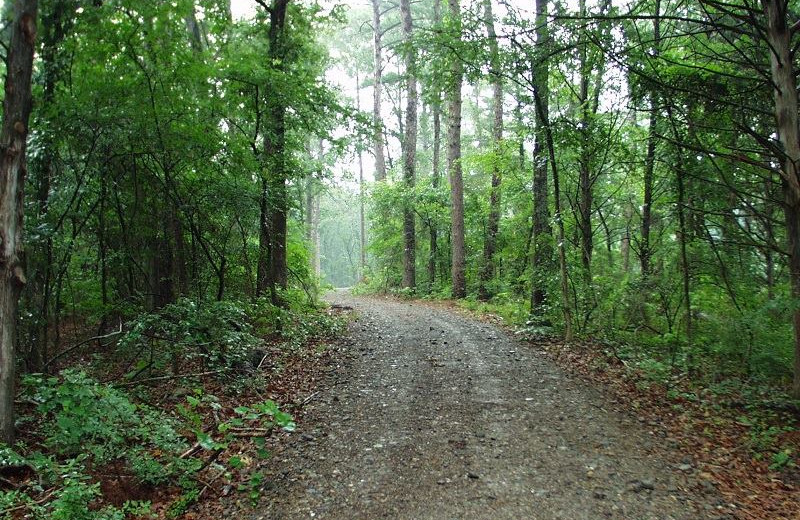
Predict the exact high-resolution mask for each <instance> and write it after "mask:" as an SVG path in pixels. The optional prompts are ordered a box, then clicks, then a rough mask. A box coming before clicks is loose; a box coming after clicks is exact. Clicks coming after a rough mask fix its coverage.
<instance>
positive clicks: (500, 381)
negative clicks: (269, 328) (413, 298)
mask: <svg viewBox="0 0 800 520" xmlns="http://www.w3.org/2000/svg"><path fill="white" fill-rule="evenodd" d="M328 299H329V300H330V301H331V302H333V303H336V304H339V305H346V306H351V307H353V308H354V309H355V311H356V312H357V313H358V316H359V318H358V320H357V321H355V322H354V323H353V324H352V326H351V338H350V339H349V341H350V342H351V344H350V346H349V347H348V351H349V352H350V356H349V357H348V360H347V362H345V364H344V365H345V366H342V367H340V368H339V369H337V370H336V371H334V372H332V374H331V375H330V379H329V381H327V382H326V383H325V385H324V386H323V388H322V389H321V392H320V394H319V395H318V396H317V397H316V398H315V399H314V400H312V401H310V402H309V403H308V404H307V406H306V413H305V416H304V418H303V419H302V420H301V422H300V424H299V430H298V432H297V433H296V434H293V435H292V436H291V437H292V439H291V440H290V441H289V442H288V443H287V444H286V445H285V446H284V447H283V448H280V449H279V450H278V451H277V452H276V453H275V456H274V458H272V460H271V463H270V464H269V466H270V467H271V468H272V470H271V471H273V472H274V473H273V474H272V475H271V476H270V479H271V480H272V483H271V485H270V490H269V491H268V492H267V494H266V496H267V498H266V499H265V500H264V501H263V502H262V505H261V506H259V509H258V510H257V514H256V515H255V516H254V518H258V519H262V518H263V519H294V518H323V519H342V520H344V519H348V520H355V519H373V518H375V519H377V518H390V519H408V520H429V519H430V520H434V519H435V520H454V519H464V520H478V519H515V520H522V519H525V520H539V519H541V520H548V519H565V520H582V519H600V518H612V519H629V520H649V519H659V520H661V519H686V520H689V519H692V520H697V519H701V518H724V517H719V516H718V515H717V513H716V508H715V507H714V504H715V503H716V502H715V500H716V498H715V497H714V493H713V489H711V490H709V489H704V488H703V487H702V486H698V485H697V481H695V479H694V477H693V475H692V474H693V472H694V471H695V468H694V467H691V466H690V464H689V462H690V461H689V460H688V459H687V460H683V461H682V460H680V459H681V455H680V454H679V453H670V451H669V449H667V448H664V446H659V444H661V445H663V444H665V442H664V440H663V439H660V437H658V436H657V435H655V436H654V435H653V434H652V433H650V432H648V431H647V430H646V426H644V425H641V424H640V423H639V422H638V421H637V420H636V419H635V418H634V417H630V416H628V415H625V414H623V413H620V412H618V411H614V405H613V404H612V403H611V401H610V400H608V399H606V398H605V397H603V395H602V394H601V393H600V392H598V391H596V390H595V389H593V388H591V387H590V386H588V385H587V384H586V383H583V382H581V381H579V380H576V379H575V378H573V377H572V376H569V375H567V374H566V373H564V372H563V371H561V370H560V369H558V368H557V367H556V366H555V365H554V364H553V363H552V362H551V361H549V360H548V359H547V358H546V357H545V356H544V354H541V353H539V352H537V351H536V349H535V348H531V347H530V346H528V345H523V344H521V343H519V342H517V341H515V340H513V339H511V338H509V337H508V335H507V333H506V332H504V331H502V330H501V329H499V328H497V327H495V326H492V325H489V324H486V323H482V322H480V321H476V320H474V319H470V318H468V317H465V316H464V315H462V314H460V313H458V312H455V311H452V310H448V309H444V308H441V307H436V306H429V305H425V304H421V303H410V302H402V301H397V300H392V299H382V298H377V297H353V296H350V295H349V294H347V293H345V292H342V291H337V292H335V293H333V294H332V295H330V296H329V298H328ZM700 490H703V491H702V492H701V491H700Z"/></svg>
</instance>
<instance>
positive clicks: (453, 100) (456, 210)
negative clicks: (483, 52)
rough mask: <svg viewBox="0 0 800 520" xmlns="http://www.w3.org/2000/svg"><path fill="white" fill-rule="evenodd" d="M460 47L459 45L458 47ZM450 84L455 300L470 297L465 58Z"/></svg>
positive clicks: (456, 20) (456, 18)
mask: <svg viewBox="0 0 800 520" xmlns="http://www.w3.org/2000/svg"><path fill="white" fill-rule="evenodd" d="M447 4H448V6H449V8H450V20H449V26H450V28H451V30H452V31H453V34H452V38H453V40H454V41H456V42H458V41H460V40H461V5H460V2H459V0H447ZM455 45H456V47H457V46H458V43H456V44H455ZM451 59H452V63H451V65H450V81H449V85H448V91H447V96H448V113H447V171H448V172H449V174H450V198H451V204H452V209H451V220H452V222H451V229H450V244H451V248H452V264H451V273H452V282H453V298H464V297H466V295H467V278H466V251H465V244H464V240H465V232H464V180H463V178H462V172H461V87H462V83H463V76H464V65H463V63H462V62H461V57H460V56H457V55H455V53H454V55H453V56H452V57H451Z"/></svg>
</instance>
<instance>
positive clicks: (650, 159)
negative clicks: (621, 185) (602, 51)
mask: <svg viewBox="0 0 800 520" xmlns="http://www.w3.org/2000/svg"><path fill="white" fill-rule="evenodd" d="M660 52H661V0H655V5H654V7H653V42H652V47H651V53H652V55H653V57H654V58H658V56H659V54H660ZM649 97H650V124H649V126H648V134H647V155H646V156H645V163H644V200H643V201H642V229H641V236H640V237H639V264H640V266H641V276H642V281H643V282H644V283H645V285H647V281H648V277H649V276H650V272H651V268H652V265H651V260H652V257H653V245H652V241H651V239H650V232H651V228H652V225H653V187H654V183H655V177H654V169H655V163H656V144H657V142H658V123H659V110H660V108H659V106H658V105H659V94H658V91H657V90H656V89H651V91H650V96H649Z"/></svg>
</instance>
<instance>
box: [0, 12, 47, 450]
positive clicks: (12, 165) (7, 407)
mask: <svg viewBox="0 0 800 520" xmlns="http://www.w3.org/2000/svg"><path fill="white" fill-rule="evenodd" d="M37 7H38V6H37V1H36V0H15V1H14V12H13V16H14V18H13V20H14V21H13V26H12V29H11V40H10V43H9V46H8V56H7V69H6V79H5V99H4V100H3V122H2V128H1V129H0V239H2V242H1V245H0V268H2V276H0V441H2V442H4V443H6V444H11V443H13V441H14V372H15V364H16V323H17V306H18V303H19V295H20V292H21V291H22V287H23V286H24V285H25V272H24V264H23V237H22V231H23V209H24V205H23V202H24V199H23V188H24V186H25V175H26V173H27V171H26V169H27V167H26V162H25V159H26V158H25V152H26V147H27V138H28V123H29V120H30V114H31V106H32V100H31V74H32V71H33V54H34V50H35V43H36V11H37Z"/></svg>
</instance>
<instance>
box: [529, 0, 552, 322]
mask: <svg viewBox="0 0 800 520" xmlns="http://www.w3.org/2000/svg"><path fill="white" fill-rule="evenodd" d="M547 1H548V0H536V45H537V47H538V49H539V56H540V57H539V58H537V62H536V63H535V64H534V74H535V80H534V82H535V85H536V88H537V89H538V96H537V98H538V101H537V110H536V134H535V141H534V145H533V164H534V166H533V255H532V263H533V277H532V279H531V315H532V316H534V317H537V318H543V317H544V313H545V310H546V306H547V305H546V304H547V284H548V281H549V279H550V274H551V270H552V266H553V264H552V258H553V248H552V242H553V231H552V229H551V228H550V208H549V201H548V198H549V197H548V189H547V184H548V182H547V174H548V171H547V170H548V163H549V156H548V153H547V147H546V144H545V143H546V141H547V133H548V129H547V128H546V126H545V125H546V124H549V122H548V121H549V118H550V88H549V85H548V78H549V75H550V70H549V62H548V59H547V57H546V56H547V46H548V45H549V41H550V33H549V31H548V29H547V9H548V6H547Z"/></svg>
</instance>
